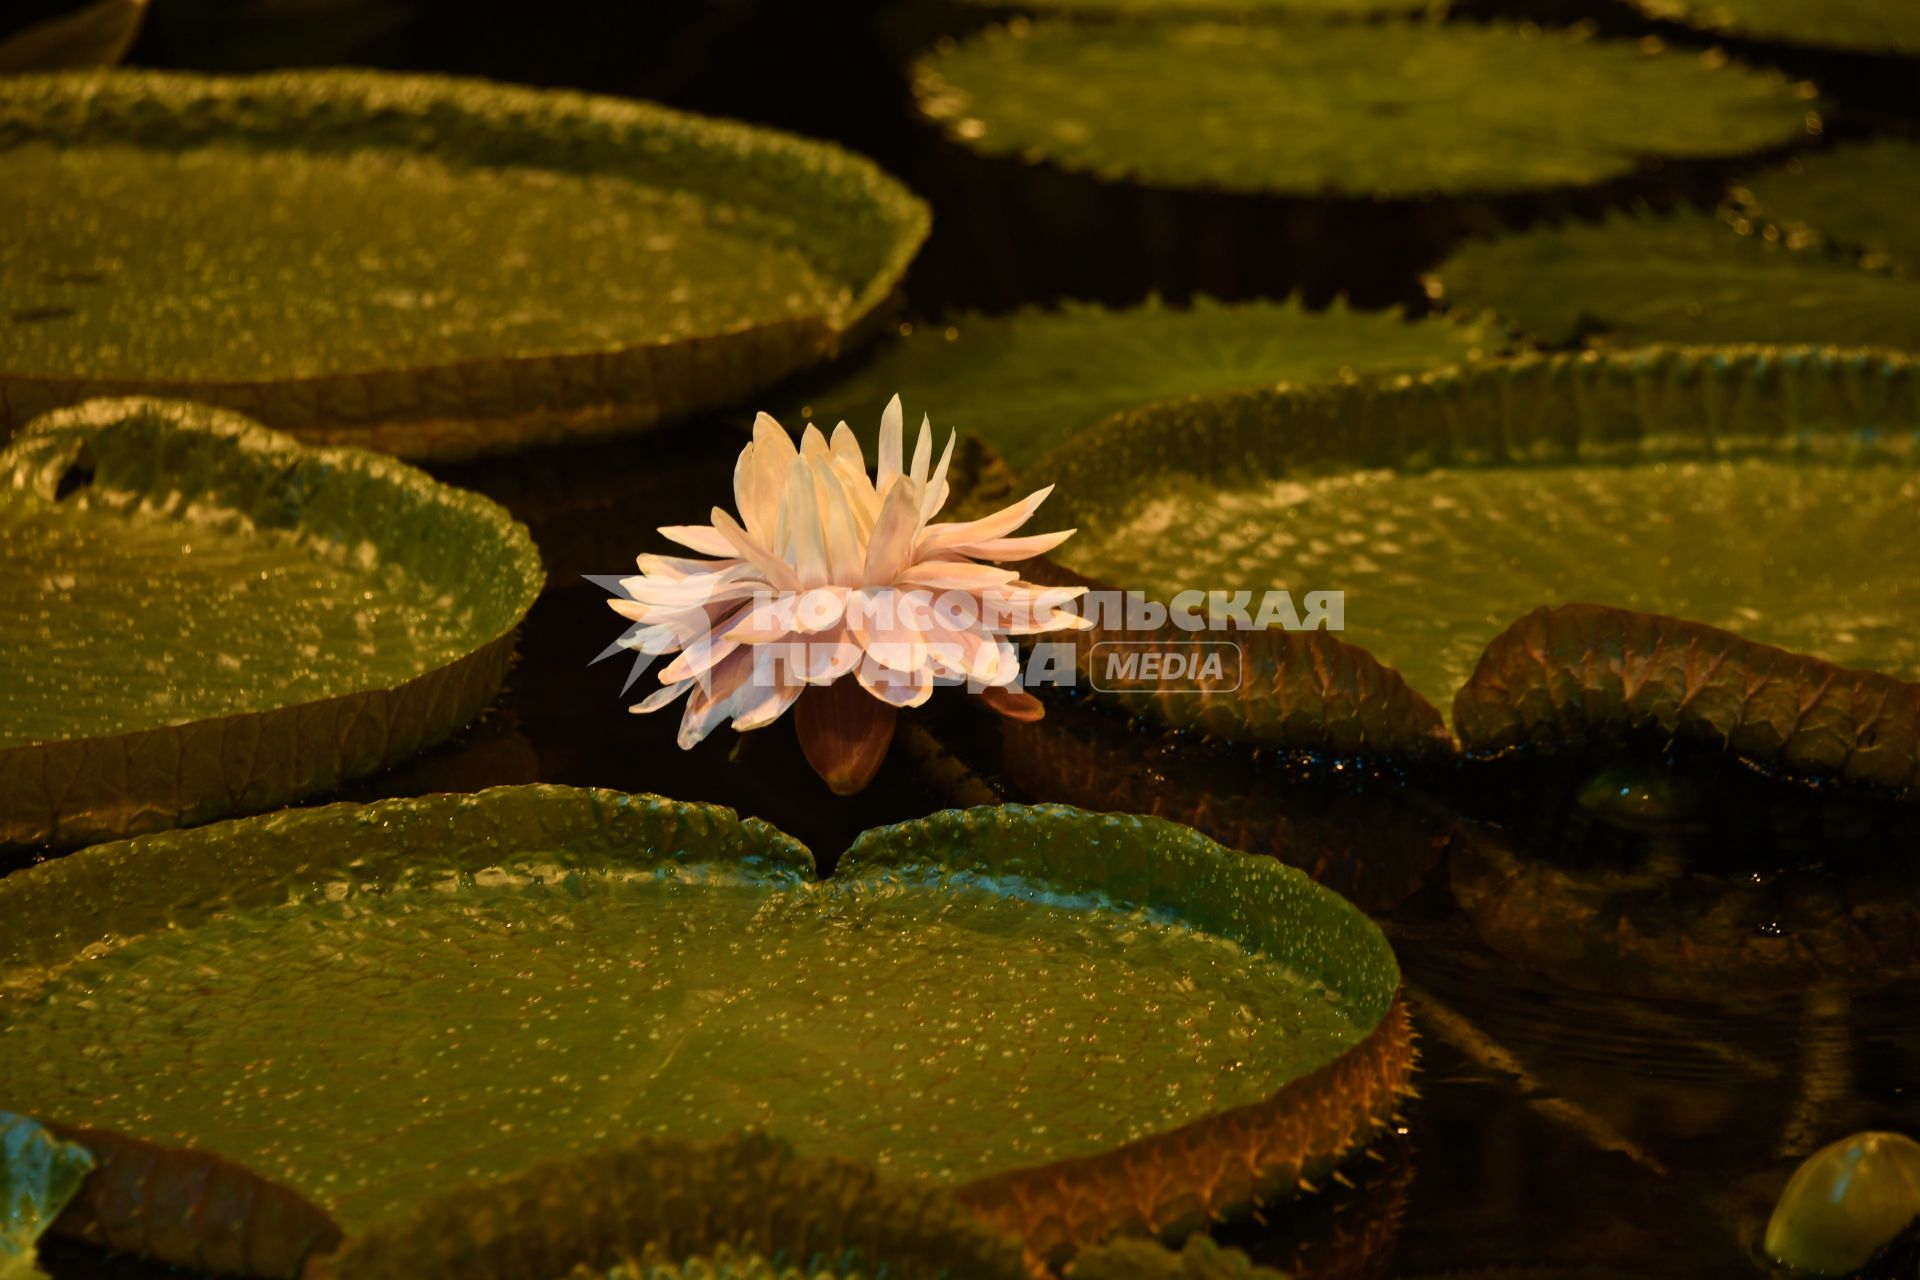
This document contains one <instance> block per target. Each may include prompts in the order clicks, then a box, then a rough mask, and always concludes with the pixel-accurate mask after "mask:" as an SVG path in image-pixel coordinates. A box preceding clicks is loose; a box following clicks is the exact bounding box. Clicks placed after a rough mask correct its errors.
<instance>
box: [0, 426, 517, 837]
mask: <svg viewBox="0 0 1920 1280" xmlns="http://www.w3.org/2000/svg"><path fill="white" fill-rule="evenodd" d="M0 550H3V551H4V557H5V559H6V560H7V562H8V563H9V564H12V565H17V566H20V567H21V568H22V570H23V571H21V572H15V573H11V574H8V575H5V576H0V644H4V647H5V648H6V649H7V650H8V651H9V652H10V653H12V654H14V655H15V656H14V658H13V659H12V669H11V671H10V674H9V678H8V680H7V681H6V682H5V684H4V686H0V844H10V843H11V844H62V845H72V844H81V843H86V842H88V841H92V840H100V839H106V838H110V837H114V836H122V835H129V834H135V833H139V832H144V831H153V830H158V829H160V828H162V827H170V826H177V825H181V824H190V823H195V822H204V821H207V820H208V819H211V818H218V817H224V816H227V815H229V814H233V813H236V812H255V811H259V810H262V809H269V808H274V807H276V806H278V805H282V804H286V803H287V802H289V801H290V800H293V799H296V798H298V797H300V796H305V795H311V794H314V793H316V792H320V791H324V790H326V789H328V788H330V787H332V786H334V785H336V784H337V783H339V782H340V781H341V780H343V779H345V778H350V777H355V776H358V775H360V774H365V773H370V772H373V771H374V770H377V769H381V768H385V767H387V766H389V765H392V764H395V763H398V762H399V761H400V760H402V759H405V758H406V757H407V756H410V755H412V754H413V753H414V752H416V751H418V750H419V749H420V748H422V747H424V746H428V745H431V744H432V743H434V742H437V741H439V740H440V739H442V738H445V737H447V736H448V735H449V734H451V733H452V732H453V731H454V730H455V729H457V728H459V727H460V726H461V725H463V724H465V723H466V722H467V721H469V720H471V719H472V718H473V717H474V716H476V715H477V714H479V712H480V710H481V709H482V708H484V707H485V706H486V704H487V703H488V702H489V701H491V699H492V697H493V694H494V693H495V691H496V690H498V688H499V687H500V681H501V679H502V677H503V676H504V675H505V672H506V668H507V664H508V662H509V661H510V659H511V657H512V645H513V631H514V628H515V627H516V626H517V625H518V624H519V622H520V619H521V618H522V617H524V616H525V615H526V612H527V610H528V609H529V608H530V607H531V606H532V604H533V599H534V597H535V596H536V595H537V594H538V593H539V590H540V584H541V577H542V575H541V571H540V561H539V556H538V555H537V553H536V552H535V551H534V548H533V543H532V542H531V540H530V539H528V537H527V533H526V530H525V529H524V528H522V527H521V526H520V525H517V524H515V523H514V522H513V521H512V520H511V519H509V518H508V516H507V515H506V513H505V512H504V511H502V510H500V509H499V508H498V507H496V506H494V505H493V504H492V503H491V502H488V501H486V500H485V499H483V498H479V497H476V496H474V495H472V494H467V493H462V492H460V491H459V490H455V489H450V488H447V487H446V486H444V485H441V484H438V483H436V482H434V481H433V480H432V479H430V478H429V477H427V476H426V475H424V474H422V473H420V472H418V471H415V470H414V469H413V468H411V467H408V466H405V465H403V464H401V463H398V462H395V461H394V460H392V459H390V458H384V457H380V456H378V455H375V454H369V453H361V452H359V451H357V450H346V449H324V450H320V449H309V448H307V447H305V446H303V445H300V444H298V443H296V442H295V441H293V440H290V439H288V438H287V437H286V436H283V435H280V434H278V433H276V432H272V431H267V430H264V429H262V428H260V427H258V426H255V425H254V424H252V423H250V422H248V421H246V420H245V419H243V418H240V417H238V416H236V415H234V414H229V413H224V412H221V411H219V410H215V409H208V408H205V407H203V406H199V405H189V404H181V403H176V402H168V401H158V400H137V399H134V400H99V401H93V402H90V403H88V404H84V405H81V406H78V407H76V408H73V409H69V410H63V411H61V412H58V413H54V414H50V415H48V416H46V417H44V418H42V419H40V420H39V421H37V422H35V423H33V424H30V425H29V426H28V427H27V428H26V429H25V430H24V431H23V432H21V433H20V434H19V435H18V436H17V437H16V438H15V439H14V441H13V443H12V444H11V445H10V446H8V447H7V448H6V449H5V450H4V451H0ZM26 566H32V571H31V572H26V571H24V570H25V568H26Z"/></svg>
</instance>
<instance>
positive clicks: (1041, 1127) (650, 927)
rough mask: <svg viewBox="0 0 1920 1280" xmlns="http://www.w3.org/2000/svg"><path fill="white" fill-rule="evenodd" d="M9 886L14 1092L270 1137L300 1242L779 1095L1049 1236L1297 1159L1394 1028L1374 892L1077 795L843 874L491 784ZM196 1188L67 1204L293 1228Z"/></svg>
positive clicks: (37, 1110) (195, 1240) (235, 825)
mask: <svg viewBox="0 0 1920 1280" xmlns="http://www.w3.org/2000/svg"><path fill="white" fill-rule="evenodd" d="M0 912H4V914H5V915H6V917H7V918H8V919H13V920H19V921H21V922H22V923H23V925H24V927H22V928H19V929H15V930H12V931H10V932H9V933H8V934H7V936H6V937H5V938H4V940H0V1081H3V1082H4V1083H3V1084H0V1105H8V1106H14V1107H17V1108H19V1109H20V1110H21V1111H22V1112H23V1113H25V1114H30V1115H34V1116H36V1117H38V1118H40V1119H42V1120H43V1121H47V1122H50V1123H53V1124H55V1125H57V1126H63V1127H66V1126H79V1127H82V1128H84V1129H87V1130H89V1131H92V1132H96V1133H110V1134H115V1135H118V1136H119V1138H120V1139H121V1140H122V1141H123V1142H124V1143H126V1144H128V1145H130V1146H133V1147H137V1148H139V1149H141V1150H144V1151H149V1152H151V1151H159V1152H161V1153H177V1152H179V1151H181V1150H183V1149H190V1151H191V1154H192V1155H193V1156H195V1157H197V1158H200V1159H209V1158H218V1159H221V1160H224V1161H227V1162H231V1164H233V1165H234V1166H238V1167H241V1168H244V1169H247V1170H251V1171H252V1172H253V1173H254V1174H255V1175H257V1176H258V1178H260V1179H261V1180H262V1181H263V1185H265V1184H269V1183H270V1184H271V1185H273V1186H274V1187H277V1188H283V1189H284V1191H285V1193H286V1194H289V1195H293V1196H296V1197H297V1198H298V1199H299V1201H300V1203H302V1204H305V1205H307V1206H309V1207H310V1209H311V1214H310V1216H308V1217H306V1218H302V1219H299V1220H298V1222H299V1224H300V1227H301V1233H297V1234H300V1235H301V1239H303V1240H305V1241H307V1242H308V1244H309V1246H311V1245H312V1242H314V1241H320V1240H323V1239H324V1236H325V1231H324V1226H323V1225H316V1224H326V1223H328V1222H337V1223H338V1224H339V1225H340V1226H341V1227H343V1228H345V1229H346V1230H347V1231H348V1232H349V1233H357V1232H359V1231H361V1230H364V1229H367V1228H371V1227H373V1226H374V1225H376V1224H378V1223H380V1222H382V1221H386V1220H390V1219H393V1218H396V1217H397V1216H399V1215H402V1214H404V1213H407V1212H409V1211H411V1210H413V1209H414V1208H415V1207H417V1206H418V1205H419V1204H420V1203H422V1202H423V1201H424V1200H426V1199H427V1198H429V1197H432V1196H435V1195H437V1194H440V1193H443V1192H446V1191H450V1190H452V1189H454V1188H455V1187H457V1186H459V1185H460V1184H461V1183H463V1182H466V1181H469V1180H472V1179H475V1178H485V1177H495V1176H501V1175H511V1174H515V1173H519V1172H523V1171H525V1170H526V1169H527V1168H528V1167H529V1166H530V1165H532V1164H533V1163H535V1162H536V1161H539V1160H542V1159H548V1158H553V1157H557V1156H562V1155H566V1154H570V1153H573V1152H575V1151H578V1150H581V1149H584V1148H588V1147H591V1146H595V1145H600V1144H604V1143H606V1142H609V1141H613V1140H617V1139H620V1138H622V1137H629V1136H643V1135H647V1134H654V1133H658V1134H662V1135H667V1136H677V1137H687V1138H694V1139H705V1138H712V1137H718V1136H722V1135H725V1134H728V1133H732V1132H735V1131H737V1130H739V1129H740V1128H742V1127H746V1126H758V1127H764V1128H765V1129H767V1130H768V1131H770V1132H771V1133H772V1134H774V1135H775V1136H777V1137H780V1138H783V1139H785V1140H787V1141H789V1142H791V1143H792V1144H793V1146H794V1148H795V1149H796V1150H797V1151H798V1152H800V1153H801V1154H803V1155H809V1156H839V1157H848V1158H858V1159H861V1160H864V1161H867V1162H869V1163H872V1164H875V1165H877V1166H878V1167H880V1168H881V1169H882V1170H883V1171H884V1172H886V1173H888V1174H889V1175H890V1176H895V1177H899V1178H901V1179H905V1180H908V1181H911V1182H915V1183H918V1184H921V1185H925V1186H930V1187H937V1188H945V1189H950V1190H951V1191H952V1192H953V1194H955V1195H956V1196H957V1197H958V1198H959V1199H960V1200H961V1201H962V1203H964V1204H967V1205H968V1206H970V1207H971V1208H973V1209H974V1210H975V1211H976V1212H978V1213H979V1214H981V1215H982V1216H983V1217H984V1218H986V1219H987V1220H988V1221H990V1222H992V1223H994V1224H996V1225H998V1226H1001V1227H1003V1228H1005V1229H1006V1230H1008V1231H1009V1232H1011V1233H1012V1234H1014V1235H1017V1236H1019V1237H1021V1238H1023V1239H1024V1240H1025V1242H1026V1244H1027V1245H1028V1247H1030V1248H1031V1249H1033V1250H1034V1251H1036V1252H1037V1253H1038V1254H1039V1255H1041V1256H1043V1257H1048V1258H1051V1259H1054V1260H1055V1261H1058V1260H1060V1259H1062V1258H1064V1257H1065V1256H1066V1255H1067V1254H1069V1253H1070V1252H1071V1251H1072V1250H1073V1249H1074V1248H1076V1247H1078V1246H1080V1245H1083V1244H1086V1243H1090V1242H1092V1241H1094V1240H1097V1239H1100V1238H1102V1237H1104V1236H1106V1235H1108V1234H1110V1233H1113V1232H1116V1231H1131V1232H1147V1231H1154V1232H1161V1233H1167V1234H1176V1233H1183V1232H1185V1231H1189V1230H1192V1229H1193V1228H1195V1227H1198V1226H1200V1225H1202V1224H1203V1223H1204V1222H1205V1221H1206V1220H1207V1219H1208V1218H1209V1216H1211V1215H1216V1214H1219V1213H1223V1212H1227V1211H1229V1210H1231V1209H1233V1208H1236V1207H1239V1206H1244V1205H1247V1204H1249V1203H1251V1202H1252V1201H1254V1200H1256V1199H1258V1198H1261V1197H1268V1196H1273V1195H1277V1194H1282V1193H1284V1192H1286V1191H1288V1190H1290V1189H1291V1188H1293V1187H1294V1186H1295V1185H1296V1183H1297V1181H1298V1179H1299V1178H1301V1177H1302V1176H1303V1175H1304V1174H1311V1173H1313V1172H1315V1171H1317V1170H1319V1169H1321V1168H1323V1167H1324V1166H1325V1165H1326V1163H1327V1162H1328V1161H1329V1160H1331V1159H1333V1158H1335V1157H1337V1156H1338V1155H1340V1154H1342V1153H1344V1152H1347V1151H1349V1150H1351V1149H1353V1148H1354V1147H1355V1146H1357V1145H1358V1144H1360V1143H1363V1142H1365V1141H1367V1139H1368V1138H1369V1137H1370V1136H1371V1134H1372V1132H1373V1130H1374V1127H1375V1126H1376V1125H1377V1124H1379V1123H1380V1122H1381V1121H1382V1120H1383V1119H1384V1118H1385V1117H1386V1116H1387V1115H1388V1114H1389V1113H1390V1112H1391V1110H1392V1108H1393V1106H1394V1100H1395V1097H1396V1094H1397V1092H1398V1091H1399V1090H1400V1089H1401V1088H1402V1087H1403V1086H1404V1085H1405V1082H1406V1074H1407V1070H1408V1065H1409V1062H1408V1060H1409V1048H1410V1047H1409V1042H1408V1030H1407V1026H1406V1023H1405V1020H1404V1016H1403V1014H1402V1012H1401V1009H1400V1006H1399V1004H1398V1002H1397V996H1396V987H1397V983H1398V970H1397V969H1396V967H1395V965H1394V960H1393V956H1392V953H1391V952H1390V950H1389V949H1388V948H1387V945H1386V943H1385V940H1384V939H1383V938H1382V937H1381V936H1380V934H1379V932H1378V931H1377V930H1376V929H1375V928H1374V926H1373V925H1372V924H1371V923H1370V922H1369V921H1368V920H1367V919H1366V918H1365V917H1364V916H1363V915H1361V914H1360V912H1359V911H1358V910H1356V909H1355V908H1353V907H1352V906H1351V905H1350V904H1348V903H1346V902H1345V901H1343V900H1342V899H1340V898H1339V897H1337V896H1336V895H1334V894H1333V893H1331V892H1330V891H1328V890H1325V889H1322V888H1320V887H1319V886H1317V885H1314V884H1313V883H1312V882H1311V881H1309V880H1308V879H1307V878H1306V877H1305V876H1303V875H1300V874H1299V873H1298V872H1295V871H1292V870H1289V869H1287V868H1285V867H1281V866H1278V865H1277V864H1275V863H1273V862H1271V861H1269V860H1265V859H1253V858H1245V857H1242V856H1240V855H1238V854H1232V853H1229V852H1227V851H1225V850H1222V849H1220V848H1219V847H1218V846H1216V845H1214V844H1213V843H1212V842H1210V841H1208V840H1206V839H1204V838H1203V837H1200V836H1199V835H1197V834H1196V833H1194V832H1192V831H1190V830H1188V829H1186V828H1182V827H1176V826H1173V825H1171V824H1168V823H1163V822H1159V821H1157V820H1154V819H1147V818H1131V817H1097V816H1094V815H1089V814H1084V813H1081V812H1079V811H1077V810H1070V809H1064V808H1053V807H1046V808H1033V809H1022V808H1012V807H1009V808H1002V809H991V808H989V809H974V810H965V811H950V812H947V813H943V814H936V815H934V816H933V817H930V818H927V819H924V820H922V821H919V822H914V823H908V824H905V825H902V826H898V827H889V828H884V829H880V830H876V831H871V832H868V833H867V834H866V835H864V836H863V837H861V838H860V839H859V840H858V841H856V842H855V844H854V845H853V847H852V848H851V849H849V850H848V851H847V853H846V854H845V855H844V856H843V857H842V858H841V859H840V863H839V867H838V869H837V870H836V872H835V873H834V874H833V876H832V877H831V878H829V879H826V880H818V879H816V878H815V876H814V872H813V868H812V864H811V859H810V858H809V856H808V854H807V851H806V850H805V849H803V848H802V847H801V846H799V845H798V844H796V843H794V842H793V841H792V840H790V839H788V838H786V837H785V836H782V835H780V834H779V833H778V832H775V831H773V830H772V829H771V828H768V827H766V826H764V825H763V824H761V823H758V822H752V821H748V822H740V821H737V820H736V819H735V818H734V816H733V815H732V814H731V813H730V812H728V811H725V810H717V809H712V808H709V807H705V806H697V805H684V804H678V803H675V802H672V801H665V800H659V799H655V798H648V797H633V796H625V795H618V794H614V793H608V792H586V791H573V790H567V789H562V788H552V787H522V788H504V789H500V790H495V791H489V792H485V793H482V794H481V795H479V796H477V797H455V796H436V797H429V798H426V799H423V800H416V801H392V802H385V803H380V804H374V805H368V806H365V807H356V806H347V805H340V806H333V807H329V808H324V809H310V810H301V811H292V812H287V813H282V814H278V815H274V816H271V817H264V818H255V819H248V820H244V821H238V822H232V823H226V824H222V825H219V826H216V827H210V828H204V829H201V830H197V831H185V832H171V833H165V834H162V835H157V836H151V837H146V838H143V839H140V840H135V841H130V842H127V843H123V844H114V845H106V846H100V847H97V848H94V849H89V850H84V851H82V852H80V853H78V854H75V855H73V856H71V857H68V858H63V859H59V860H57V861H54V862H50V863H45V864H42V865H40V866H37V867H33V868H31V869H29V870H27V871H24V872H20V873H17V874H15V875H13V876H10V877H8V878H7V879H6V880H4V881H0ZM95 1150H96V1152H98V1151H100V1150H101V1148H100V1147H99V1146H95ZM173 1158H176V1157H175V1156H174V1155H172V1154H162V1155H161V1156H158V1157H153V1158H152V1159H150V1160H149V1161H148V1162H147V1164H142V1163H141V1162H139V1161H135V1160H133V1159H132V1158H131V1157H123V1156H122V1155H121V1154H120V1153H116V1152H113V1151H108V1152H106V1153H105V1154H104V1155H103V1157H102V1164H103V1167H102V1170H101V1173H100V1174H99V1175H98V1177H97V1178H96V1181H98V1182H101V1183H103V1185H104V1187H105V1188H106V1189H105V1190H103V1192H102V1195H103V1196H111V1195H112V1194H113V1192H112V1190H111V1189H112V1188H113V1187H115V1186H116V1185H118V1182H117V1180H118V1179H119V1178H121V1177H122V1176H123V1174H122V1172H121V1171H122V1169H123V1168H127V1169H131V1170H134V1171H135V1173H136V1176H143V1177H145V1178H146V1179H147V1181H148V1183H149V1184H150V1185H151V1184H152V1183H154V1182H155V1181H156V1180H158V1181H159V1182H160V1183H162V1184H166V1185H170V1184H167V1183H166V1175H165V1174H164V1173H155V1172H152V1171H149V1169H148V1168H147V1165H150V1164H152V1163H153V1162H154V1161H155V1160H157V1161H158V1164H159V1167H160V1168H162V1169H164V1168H165V1167H166V1166H167V1161H168V1160H169V1159H173ZM178 1205H179V1201H178V1200H177V1199H176V1198H175V1197H173V1196H171V1195H168V1194H156V1195H152V1196H149V1197H147V1198H146V1199H145V1200H143V1201H141V1202H140V1203H139V1204H138V1205H137V1206H126V1205H121V1206H120V1208H121V1212H118V1213H115V1214H102V1215H99V1216H96V1217H92V1218H87V1217H83V1218H82V1219H81V1221H80V1222H79V1223H77V1224H75V1225H76V1226H77V1227H78V1228H79V1229H84V1230H90V1231H92V1232H95V1233H97V1234H99V1235H102V1236H104V1237H105V1238H106V1239H108V1240H109V1241H110V1242H112V1243H114V1244H116V1245H118V1246H120V1247H123V1248H132V1249H138V1250H141V1251H145V1252H149V1253H154V1254H157V1255H159V1256H162V1257H168V1258H178V1257H181V1256H183V1255H195V1254H196V1253H199V1252H207V1251H214V1250H217V1251H219V1252H220V1253H221V1256H224V1257H232V1256H234V1255H235V1254H236V1253H238V1252H241V1250H238V1249H237V1248H236V1247H235V1246H234V1245H233V1243H232V1242H233V1241H236V1240H239V1241H251V1242H253V1244H254V1245H255V1246H256V1247H257V1248H256V1252H255V1253H252V1254H248V1256H249V1257H255V1256H259V1257H267V1258H271V1259H274V1260H275V1261H278V1260H282V1259H284V1257H285V1256H286V1254H287V1252H290V1251H291V1246H289V1247H288V1248H286V1249H283V1250H282V1251H281V1252H280V1253H278V1254H275V1253H273V1252H272V1251H271V1250H268V1249H266V1248H265V1247H264V1239H263V1236H264V1238H272V1235H273V1233H272V1232H271V1231H268V1230H267V1229H266V1228H264V1227H263V1226H262V1225H261V1224H259V1223H256V1222H252V1221H250V1220H248V1219H247V1218H246V1217H245V1216H244V1215H238V1216H235V1217H233V1218H230V1219H227V1220H225V1221H221V1220H218V1219H213V1220H209V1219H208V1217H207V1215H200V1216H198V1217H197V1218H196V1219H194V1220H193V1221H182V1220H181V1219H180V1217H179V1216H178ZM285 1216H286V1215H284V1214H283V1215H282V1217H285ZM202 1236H205V1237H206V1238H204V1239H203V1238H201V1237H202ZM249 1266H250V1267H253V1268H256V1269H258V1268H260V1264H259V1263H249ZM265 1269H267V1270H271V1269H272V1268H265Z"/></svg>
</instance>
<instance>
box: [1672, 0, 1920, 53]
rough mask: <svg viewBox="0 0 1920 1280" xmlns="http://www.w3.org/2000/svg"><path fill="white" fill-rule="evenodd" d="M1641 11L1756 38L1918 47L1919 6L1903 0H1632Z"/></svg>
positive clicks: (1856, 47) (1863, 49)
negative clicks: (1917, 7)
mask: <svg viewBox="0 0 1920 1280" xmlns="http://www.w3.org/2000/svg"><path fill="white" fill-rule="evenodd" d="M1634 3H1635V4H1637V5H1638V7H1639V8H1640V10H1641V11H1642V12H1643V13H1647V14H1650V15H1651V16H1653V17H1656V18H1665V19H1667V20H1668V21H1671V22H1685V23H1688V24H1689V25H1692V26H1695V27H1699V28H1701V29H1703V30H1706V31H1712V32H1718V33H1723V34H1726V35H1732V36H1745V37H1748V38H1750V39H1755V40H1778V41H1783V42H1786V43H1789V44H1807V45H1817V46H1824V47H1829V48H1838V49H1847V50H1852V51H1854V52H1856V53H1890V54H1913V53H1916V52H1920V9H1915V7H1914V6H1913V5H1911V4H1909V3H1907V0H1634Z"/></svg>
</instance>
